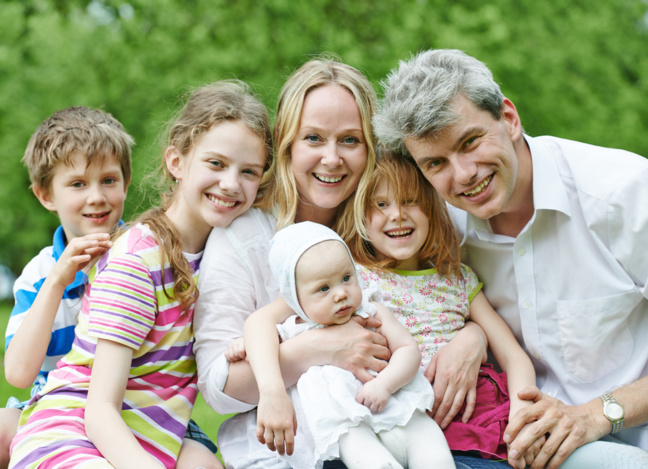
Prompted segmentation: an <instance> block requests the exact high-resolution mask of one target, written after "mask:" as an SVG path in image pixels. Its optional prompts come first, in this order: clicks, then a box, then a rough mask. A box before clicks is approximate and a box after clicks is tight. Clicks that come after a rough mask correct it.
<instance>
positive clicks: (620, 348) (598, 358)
mask: <svg viewBox="0 0 648 469" xmlns="http://www.w3.org/2000/svg"><path fill="white" fill-rule="evenodd" d="M642 298H643V297H642V296H641V294H640V293H638V292H636V291H629V292H625V293H620V294H618V295H613V296H607V297H603V298H596V299H589V300H578V301H559V302H558V303H557V311H558V331H559V335H560V346H561V350H562V357H563V361H564V363H565V366H566V368H567V371H568V373H569V374H571V375H572V376H573V377H574V378H575V379H577V380H578V381H580V382H581V383H591V382H592V381H596V380H598V379H600V378H602V377H603V376H605V375H607V374H608V373H610V372H611V371H613V370H615V369H616V368H619V367H621V366H623V365H625V364H626V363H627V360H628V357H629V356H630V354H631V352H632V349H633V345H634V341H633V339H632V334H631V332H630V327H629V324H628V316H629V315H630V313H632V310H633V309H634V308H635V307H636V306H637V305H638V304H639V302H640V301H641V299H642Z"/></svg>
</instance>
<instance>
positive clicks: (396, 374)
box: [356, 303, 421, 412]
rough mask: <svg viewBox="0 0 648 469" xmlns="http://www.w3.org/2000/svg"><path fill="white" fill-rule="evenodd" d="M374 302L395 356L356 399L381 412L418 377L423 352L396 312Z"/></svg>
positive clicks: (382, 332)
mask: <svg viewBox="0 0 648 469" xmlns="http://www.w3.org/2000/svg"><path fill="white" fill-rule="evenodd" d="M374 304H375V305H376V307H377V312H376V316H378V319H380V321H381V322H382V326H381V327H380V329H379V330H380V332H381V334H382V335H384V336H385V337H386V338H387V341H388V343H389V349H390V351H391V358H390V359H389V364H388V365H387V366H386V367H385V368H384V369H383V370H382V371H381V372H380V373H378V375H377V376H376V377H375V378H374V379H373V380H371V381H369V382H367V383H366V384H365V385H364V386H363V387H362V390H361V391H360V392H359V393H358V395H357V397H356V400H357V401H358V402H359V403H360V404H364V405H365V406H367V407H369V409H370V410H371V411H372V412H380V411H382V410H383V409H384V408H385V406H386V405H387V401H389V398H390V397H391V395H392V394H393V393H395V392H396V391H398V390H399V389H400V388H402V387H403V386H405V385H406V384H407V383H409V382H410V381H412V379H414V376H415V375H416V373H417V371H418V369H419V367H420V365H421V352H420V351H419V349H418V345H417V343H416V341H415V340H414V338H413V337H412V336H411V334H410V333H409V331H408V330H407V329H406V328H405V327H404V326H403V325H402V324H401V323H400V322H398V320H397V319H396V318H395V317H394V315H393V314H392V313H391V312H390V311H389V310H388V309H387V308H386V307H385V306H384V305H382V304H378V303H374Z"/></svg>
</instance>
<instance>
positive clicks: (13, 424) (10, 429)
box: [0, 408, 20, 469]
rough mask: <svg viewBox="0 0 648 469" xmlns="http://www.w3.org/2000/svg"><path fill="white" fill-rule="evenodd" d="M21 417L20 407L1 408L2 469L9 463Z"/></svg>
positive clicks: (0, 447)
mask: <svg viewBox="0 0 648 469" xmlns="http://www.w3.org/2000/svg"><path fill="white" fill-rule="evenodd" d="M19 419H20V409H13V408H4V409H0V469H6V468H7V466H8V465H9V447H10V446H11V440H13V437H14V436H16V430H18V420H19Z"/></svg>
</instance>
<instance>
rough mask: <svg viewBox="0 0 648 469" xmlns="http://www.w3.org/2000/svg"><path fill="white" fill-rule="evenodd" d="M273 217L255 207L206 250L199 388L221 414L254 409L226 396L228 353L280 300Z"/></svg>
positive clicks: (215, 235)
mask: <svg viewBox="0 0 648 469" xmlns="http://www.w3.org/2000/svg"><path fill="white" fill-rule="evenodd" d="M274 228H275V219H274V217H273V216H272V215H270V214H267V213H265V212H263V211H261V210H258V209H252V210H249V211H248V212H246V213H245V214H243V215H242V216H240V217H238V218H237V219H236V220H234V221H233V222H232V224H231V225H230V226H229V227H227V228H214V229H213V230H212V232H211V234H210V235H209V238H208V240H207V244H206V246H205V253H204V255H203V259H202V263H201V265H200V277H199V279H198V289H199V291H200V297H199V299H198V303H197V304H196V312H195V316H194V333H195V335H196V343H195V345H194V353H195V354H196V361H197V364H198V387H199V389H200V392H201V393H202V394H203V397H204V398H205V400H206V401H207V403H208V404H209V405H210V406H211V407H212V408H213V409H214V410H215V411H216V412H218V413H221V414H228V413H234V412H245V411H248V410H250V409H253V408H254V407H255V406H253V405H250V404H246V403H245V402H241V401H238V400H236V399H233V398H231V397H229V396H228V395H226V394H224V393H223V387H224V386H225V382H226V381H227V374H228V369H229V363H228V362H227V360H226V359H225V357H224V355H223V352H224V351H225V349H226V348H227V345H228V344H229V343H230V342H231V341H232V340H233V339H236V338H239V337H243V324H244V323H245V320H246V319H247V317H248V316H249V315H250V314H251V313H252V312H254V311H256V310H257V309H259V308H261V307H262V306H265V305H267V304H269V303H271V302H272V301H274V300H276V299H277V298H278V297H279V288H278V287H277V284H276V282H275V281H274V278H273V277H272V273H271V272H270V266H269V264H268V250H269V242H270V239H272V237H273V236H274Z"/></svg>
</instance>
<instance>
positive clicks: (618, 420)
mask: <svg viewBox="0 0 648 469" xmlns="http://www.w3.org/2000/svg"><path fill="white" fill-rule="evenodd" d="M601 400H602V401H603V415H605V418H606V419H608V420H609V421H610V423H612V434H614V433H618V432H620V431H621V429H622V428H623V417H624V412H623V406H622V405H621V404H619V403H618V402H617V400H616V399H615V398H613V397H612V396H611V395H610V394H603V395H602V396H601Z"/></svg>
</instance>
